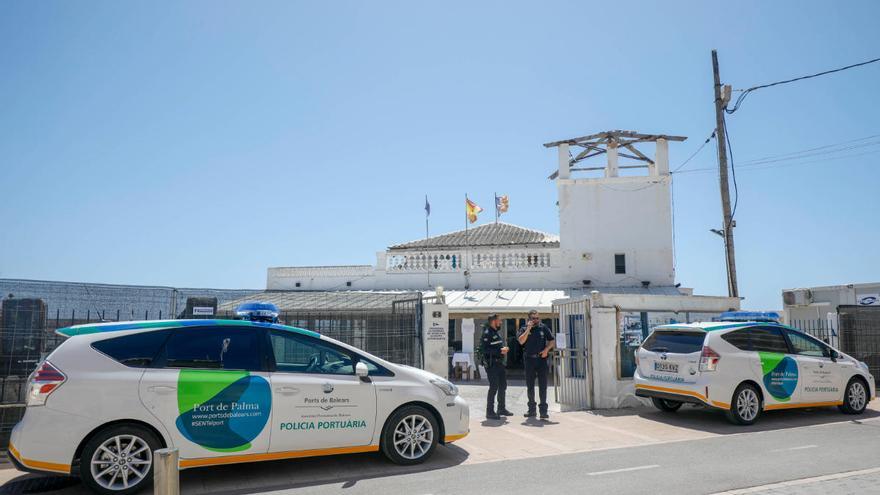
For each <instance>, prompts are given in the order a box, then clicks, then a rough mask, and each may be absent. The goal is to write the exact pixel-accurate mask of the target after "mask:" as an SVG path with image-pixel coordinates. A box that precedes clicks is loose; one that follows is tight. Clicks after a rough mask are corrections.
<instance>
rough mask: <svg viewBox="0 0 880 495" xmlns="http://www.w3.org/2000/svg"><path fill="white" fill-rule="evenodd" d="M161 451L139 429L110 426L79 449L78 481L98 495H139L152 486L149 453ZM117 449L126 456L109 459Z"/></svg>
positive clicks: (149, 433) (150, 435)
mask: <svg viewBox="0 0 880 495" xmlns="http://www.w3.org/2000/svg"><path fill="white" fill-rule="evenodd" d="M161 447H162V444H161V443H160V442H159V439H158V438H156V435H155V434H154V433H153V432H152V431H150V430H148V429H147V428H144V427H143V426H139V425H135V424H119V425H114V426H110V427H108V428H105V429H103V430H101V431H99V432H98V433H96V434H95V435H94V436H93V437H92V438H90V439H89V441H88V442H86V444H85V446H83V450H82V455H80V460H79V475H80V479H82V482H83V484H84V485H86V486H87V487H88V488H90V489H91V490H92V491H93V492H95V493H100V494H102V495H110V494H113V495H129V494H132V493H136V492H140V491H142V490H143V489H144V488H145V487H147V486H149V485H150V483H152V482H153V452H155V451H156V449H159V448H161ZM120 448H121V451H123V452H125V451H126V450H128V453H129V456H128V457H122V456H120V457H118V458H115V457H111V455H112V454H113V453H117V452H119V450H120ZM101 461H106V462H104V463H102V462H101ZM108 470H109V471H108ZM114 475H115V477H114ZM126 485H128V486H126Z"/></svg>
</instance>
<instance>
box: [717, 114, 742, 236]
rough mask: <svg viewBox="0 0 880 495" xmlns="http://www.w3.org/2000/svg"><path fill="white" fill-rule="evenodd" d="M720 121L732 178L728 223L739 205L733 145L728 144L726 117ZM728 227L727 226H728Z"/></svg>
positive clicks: (731, 220)
mask: <svg viewBox="0 0 880 495" xmlns="http://www.w3.org/2000/svg"><path fill="white" fill-rule="evenodd" d="M721 121H722V122H724V137H725V138H726V139H727V153H728V154H729V155H730V173H731V175H732V176H733V193H734V197H733V209H732V210H731V212H730V223H733V218H734V217H735V216H736V206H737V205H738V204H739V186H738V185H737V184H736V167H734V165H733V144H731V142H730V134H728V133H727V117H725V116H724V114H721ZM728 227H729V226H728Z"/></svg>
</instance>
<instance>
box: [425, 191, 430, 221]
mask: <svg viewBox="0 0 880 495" xmlns="http://www.w3.org/2000/svg"><path fill="white" fill-rule="evenodd" d="M425 216H426V217H429V216H431V203H428V196H427V195H425Z"/></svg>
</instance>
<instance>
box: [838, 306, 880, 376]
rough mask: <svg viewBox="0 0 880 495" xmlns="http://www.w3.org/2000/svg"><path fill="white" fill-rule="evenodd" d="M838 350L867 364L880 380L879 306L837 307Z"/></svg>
mask: <svg viewBox="0 0 880 495" xmlns="http://www.w3.org/2000/svg"><path fill="white" fill-rule="evenodd" d="M837 316H838V320H839V325H840V350H841V351H843V352H845V353H847V354H849V355H850V356H852V357H854V358H856V359H858V360H859V361H864V362H865V363H867V364H868V369H870V371H871V374H872V375H874V379H875V380H878V379H880V306H839V307H838V308H837Z"/></svg>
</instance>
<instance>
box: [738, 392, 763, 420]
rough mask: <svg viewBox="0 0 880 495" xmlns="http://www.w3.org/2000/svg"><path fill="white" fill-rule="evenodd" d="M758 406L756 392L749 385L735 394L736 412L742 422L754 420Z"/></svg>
mask: <svg viewBox="0 0 880 495" xmlns="http://www.w3.org/2000/svg"><path fill="white" fill-rule="evenodd" d="M760 407H761V401H760V400H759V399H758V394H756V393H755V391H754V390H752V388H751V387H745V388H743V389H742V390H740V392H739V394H738V395H737V396H736V413H737V415H739V417H740V419H742V420H743V421H744V422H751V421H754V420H755V418H756V417H757V416H758V410H759V409H760Z"/></svg>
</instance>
